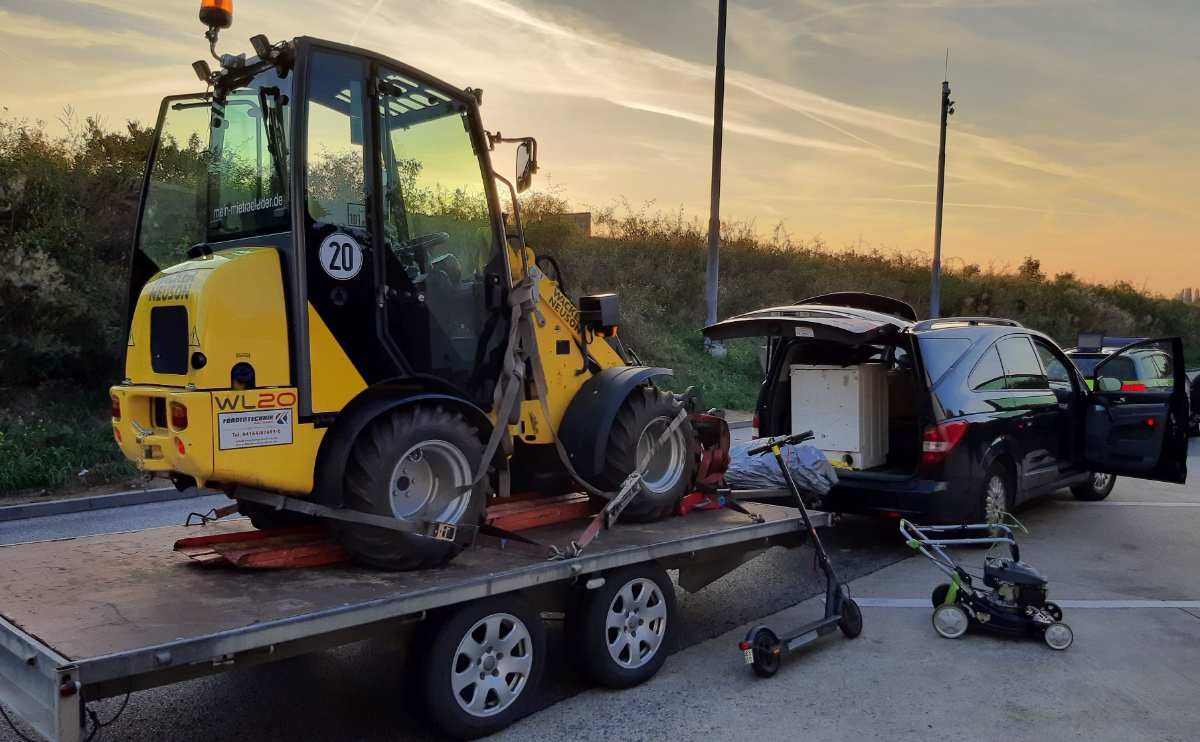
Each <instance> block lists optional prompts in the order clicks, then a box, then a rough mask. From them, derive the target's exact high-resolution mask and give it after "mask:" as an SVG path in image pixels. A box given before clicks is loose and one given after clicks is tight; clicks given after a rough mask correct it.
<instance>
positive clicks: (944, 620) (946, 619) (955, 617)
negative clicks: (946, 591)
mask: <svg viewBox="0 0 1200 742" xmlns="http://www.w3.org/2000/svg"><path fill="white" fill-rule="evenodd" d="M970 625H971V619H970V618H969V617H968V616H967V612H966V611H964V610H963V609H962V608H960V607H959V606H957V605H955V604H954V603H950V604H948V605H940V606H938V607H937V608H936V609H934V611H933V630H934V631H936V632H937V633H938V636H941V637H943V638H946V639H957V638H959V637H960V636H962V635H963V634H965V633H967V628H968V627H969V626H970Z"/></svg>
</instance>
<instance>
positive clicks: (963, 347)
mask: <svg viewBox="0 0 1200 742" xmlns="http://www.w3.org/2000/svg"><path fill="white" fill-rule="evenodd" d="M920 343H921V360H923V361H924V362H925V371H926V372H927V373H928V374H929V383H931V384H936V383H937V380H938V379H940V378H942V374H944V373H946V372H947V371H949V370H950V367H951V366H953V365H954V362H955V361H957V360H958V359H959V358H961V357H962V354H963V353H965V352H966V351H967V348H970V347H971V341H970V340H969V339H967V338H945V337H922V338H921V340H920Z"/></svg>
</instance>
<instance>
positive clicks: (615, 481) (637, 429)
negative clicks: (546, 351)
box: [598, 386, 696, 523]
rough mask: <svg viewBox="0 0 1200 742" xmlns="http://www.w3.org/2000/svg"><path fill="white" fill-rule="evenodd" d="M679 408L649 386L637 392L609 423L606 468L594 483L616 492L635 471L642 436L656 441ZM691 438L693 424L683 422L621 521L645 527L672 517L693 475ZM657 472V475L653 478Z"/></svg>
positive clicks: (675, 403) (649, 472)
mask: <svg viewBox="0 0 1200 742" xmlns="http://www.w3.org/2000/svg"><path fill="white" fill-rule="evenodd" d="M681 409H682V405H680V404H679V403H678V402H677V401H675V398H674V397H673V396H671V395H670V394H668V393H667V392H663V391H660V390H658V389H654V388H652V387H648V386H643V387H639V388H637V389H635V390H634V391H633V393H632V394H630V395H629V397H628V398H626V400H625V402H624V404H622V405H621V409H620V410H618V411H617V417H616V419H615V420H613V426H612V431H611V432H610V433H609V434H608V449H607V454H606V457H605V460H604V470H603V472H602V473H601V476H600V481H599V482H598V484H599V485H600V487H601V488H602V489H605V490H608V491H610V492H616V491H617V490H618V489H620V487H621V483H622V482H624V481H625V478H626V477H627V476H629V474H630V473H631V472H633V471H634V470H635V469H636V468H637V454H638V442H639V441H640V440H642V439H643V436H644V435H645V437H646V439H647V440H653V439H656V438H657V436H656V435H654V432H653V431H655V430H658V433H659V435H661V432H662V430H663V429H664V428H665V426H666V425H668V424H670V423H671V422H672V421H673V420H674V419H675V417H676V415H678V414H679V411H680V410H681ZM648 428H649V430H647V429H648ZM692 437H693V435H692V425H691V423H690V422H688V421H687V420H684V421H683V423H682V424H681V425H680V426H679V427H678V428H676V430H675V432H674V434H673V435H672V436H671V437H670V438H668V440H667V442H666V443H664V444H663V445H662V446H660V447H659V451H658V452H656V455H655V457H654V458H652V459H651V461H652V462H662V463H661V464H658V463H652V464H651V465H650V466H648V467H647V471H646V474H647V477H646V480H645V481H644V482H643V486H642V491H641V492H639V493H638V494H637V495H636V496H635V497H634V498H633V501H632V502H630V503H629V505H628V506H627V507H626V508H625V510H624V512H623V513H622V514H621V518H622V519H624V520H628V521H632V522H640V523H648V522H650V521H655V520H658V519H660V518H664V517H666V516H668V515H670V514H671V511H673V510H674V509H675V504H676V503H677V502H679V498H681V497H683V496H684V495H686V494H687V491H688V488H689V487H690V486H691V484H692V479H693V477H694V476H695V472H696V460H695V457H694V456H693V453H692V449H691V442H692ZM660 471H661V472H662V474H661V476H656V475H658V473H659V472H660Z"/></svg>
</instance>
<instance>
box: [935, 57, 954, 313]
mask: <svg viewBox="0 0 1200 742" xmlns="http://www.w3.org/2000/svg"><path fill="white" fill-rule="evenodd" d="M948 54H949V52H947V55H948ZM953 115H954V101H952V100H950V82H949V81H948V80H942V126H941V134H940V136H941V143H940V144H939V145H938V173H937V206H936V207H935V211H934V221H933V286H932V288H931V290H930V292H929V316H930V317H940V316H941V314H942V306H941V305H942V193H943V191H944V190H945V186H946V123H947V120H948V119H949V117H950V116H953Z"/></svg>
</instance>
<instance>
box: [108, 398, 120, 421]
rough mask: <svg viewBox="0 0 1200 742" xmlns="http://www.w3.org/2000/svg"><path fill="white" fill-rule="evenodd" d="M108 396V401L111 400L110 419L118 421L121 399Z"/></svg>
mask: <svg viewBox="0 0 1200 742" xmlns="http://www.w3.org/2000/svg"><path fill="white" fill-rule="evenodd" d="M108 396H109V399H111V400H112V419H114V420H120V419H121V398H120V397H118V396H117V395H115V394H110V395H108Z"/></svg>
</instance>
